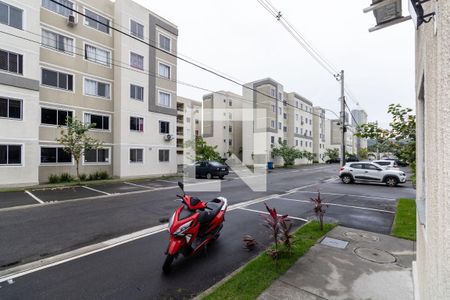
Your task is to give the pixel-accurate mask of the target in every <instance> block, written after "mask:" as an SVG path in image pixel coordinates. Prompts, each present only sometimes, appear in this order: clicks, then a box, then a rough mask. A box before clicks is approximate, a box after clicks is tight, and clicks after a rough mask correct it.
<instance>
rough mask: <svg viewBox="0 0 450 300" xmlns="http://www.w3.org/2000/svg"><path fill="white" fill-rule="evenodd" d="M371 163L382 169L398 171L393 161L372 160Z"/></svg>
mask: <svg viewBox="0 0 450 300" xmlns="http://www.w3.org/2000/svg"><path fill="white" fill-rule="evenodd" d="M372 162H373V163H376V164H377V165H379V166H380V167H381V168H382V169H398V165H397V163H396V162H395V160H384V159H382V160H372Z"/></svg>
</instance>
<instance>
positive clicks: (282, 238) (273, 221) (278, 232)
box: [263, 202, 292, 259]
mask: <svg viewBox="0 0 450 300" xmlns="http://www.w3.org/2000/svg"><path fill="white" fill-rule="evenodd" d="M264 205H265V206H266V209H267V211H268V212H269V215H268V216H263V217H264V226H266V227H267V228H269V229H270V233H271V236H272V238H273V241H274V245H275V247H274V248H271V249H269V250H267V254H268V255H269V256H271V257H272V258H273V259H278V258H279V256H280V250H279V248H278V244H279V242H282V243H284V244H285V245H286V246H287V248H288V249H289V250H290V247H291V244H292V235H291V233H290V230H291V227H292V224H291V223H290V220H289V219H288V215H283V216H279V215H278V214H277V210H276V209H275V208H270V207H269V206H267V204H266V203H265V202H264Z"/></svg>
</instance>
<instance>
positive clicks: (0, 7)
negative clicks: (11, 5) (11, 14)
mask: <svg viewBox="0 0 450 300" xmlns="http://www.w3.org/2000/svg"><path fill="white" fill-rule="evenodd" d="M0 23H2V24H5V25H8V5H6V4H5V3H1V2H0Z"/></svg>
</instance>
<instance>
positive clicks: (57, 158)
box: [41, 147, 72, 164]
mask: <svg viewBox="0 0 450 300" xmlns="http://www.w3.org/2000/svg"><path fill="white" fill-rule="evenodd" d="M41 163H43V164H56V163H72V155H70V154H69V153H67V152H66V151H64V148H61V147H41Z"/></svg>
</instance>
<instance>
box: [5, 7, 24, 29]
mask: <svg viewBox="0 0 450 300" xmlns="http://www.w3.org/2000/svg"><path fill="white" fill-rule="evenodd" d="M22 18H23V10H21V9H19V8H17V7H14V6H12V5H9V4H6V3H3V2H0V23H2V24H5V25H8V26H11V27H14V28H17V29H22V26H23V25H22Z"/></svg>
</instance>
